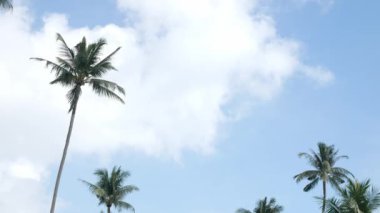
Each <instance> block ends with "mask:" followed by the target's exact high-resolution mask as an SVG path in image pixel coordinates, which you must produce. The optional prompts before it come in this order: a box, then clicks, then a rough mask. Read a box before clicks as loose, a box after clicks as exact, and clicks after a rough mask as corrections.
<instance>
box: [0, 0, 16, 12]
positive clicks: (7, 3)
mask: <svg viewBox="0 0 380 213" xmlns="http://www.w3.org/2000/svg"><path fill="white" fill-rule="evenodd" d="M0 7H2V8H5V9H10V10H12V9H13V5H12V1H11V0H0Z"/></svg>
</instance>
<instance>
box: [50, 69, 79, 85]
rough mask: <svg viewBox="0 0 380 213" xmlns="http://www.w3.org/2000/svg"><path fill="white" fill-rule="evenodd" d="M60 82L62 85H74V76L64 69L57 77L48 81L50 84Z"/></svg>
mask: <svg viewBox="0 0 380 213" xmlns="http://www.w3.org/2000/svg"><path fill="white" fill-rule="evenodd" d="M57 83H58V84H61V85H62V86H74V85H75V76H74V75H73V74H72V73H70V72H66V71H62V72H61V73H60V74H59V75H58V76H57V78H55V79H54V80H53V81H51V82H50V84H57Z"/></svg>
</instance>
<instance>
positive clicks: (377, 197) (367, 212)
mask: <svg viewBox="0 0 380 213" xmlns="http://www.w3.org/2000/svg"><path fill="white" fill-rule="evenodd" d="M379 207H380V192H379V191H377V190H376V189H375V188H374V187H373V186H371V183H370V180H366V181H363V182H359V181H357V180H349V181H348V184H347V186H346V187H345V188H344V189H341V190H339V198H331V199H329V200H328V202H327V211H326V212H327V213H372V212H374V211H375V210H376V209H378V208H379Z"/></svg>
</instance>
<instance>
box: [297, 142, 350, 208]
mask: <svg viewBox="0 0 380 213" xmlns="http://www.w3.org/2000/svg"><path fill="white" fill-rule="evenodd" d="M298 156H299V157H304V158H306V159H307V160H308V161H309V163H310V165H311V166H312V167H313V170H307V171H304V172H302V173H300V174H298V175H296V176H294V179H295V180H296V182H297V183H299V182H300V181H302V180H304V179H306V180H307V181H309V183H308V184H307V185H306V186H305V187H304V189H303V190H304V191H305V192H308V191H310V190H311V189H313V188H314V187H315V186H316V185H317V184H318V183H319V181H322V184H323V198H322V213H324V212H325V210H326V191H327V189H326V185H327V183H329V184H330V185H331V186H332V187H333V188H335V189H339V185H340V184H342V183H344V182H345V180H346V179H348V176H349V175H351V176H353V175H352V174H351V172H349V171H348V170H346V169H344V168H341V167H336V166H335V164H336V162H337V161H338V160H340V159H342V158H348V157H347V156H345V155H343V156H339V155H338V150H336V149H335V147H334V146H333V145H331V146H328V145H326V144H325V143H322V142H320V143H318V153H317V152H315V151H313V150H311V154H308V153H300V154H299V155H298Z"/></svg>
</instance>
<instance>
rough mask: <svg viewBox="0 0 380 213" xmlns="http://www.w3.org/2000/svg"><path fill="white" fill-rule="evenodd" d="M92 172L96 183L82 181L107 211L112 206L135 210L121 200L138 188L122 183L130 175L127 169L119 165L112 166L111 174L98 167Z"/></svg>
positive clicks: (109, 210) (119, 208)
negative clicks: (122, 168) (96, 180)
mask: <svg viewBox="0 0 380 213" xmlns="http://www.w3.org/2000/svg"><path fill="white" fill-rule="evenodd" d="M94 174H95V175H96V176H97V178H98V182H97V183H96V184H92V183H89V182H87V181H84V180H82V181H83V183H85V184H86V185H87V186H88V188H89V189H90V191H91V193H93V194H94V195H95V196H96V197H97V198H98V199H99V205H105V206H106V207H107V212H108V213H110V212H111V207H112V206H114V207H115V208H117V209H118V210H119V211H121V210H122V209H126V210H132V211H135V209H134V208H133V206H132V205H131V204H129V203H127V202H125V201H123V198H124V197H125V196H126V195H128V194H130V193H132V192H134V191H137V190H138V188H137V187H136V186H133V185H123V184H124V181H125V180H126V179H127V178H128V177H129V176H130V173H129V172H128V171H123V170H121V168H120V167H114V168H113V169H112V172H111V174H109V173H108V171H107V170H106V169H98V170H96V171H95V173H94Z"/></svg>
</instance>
